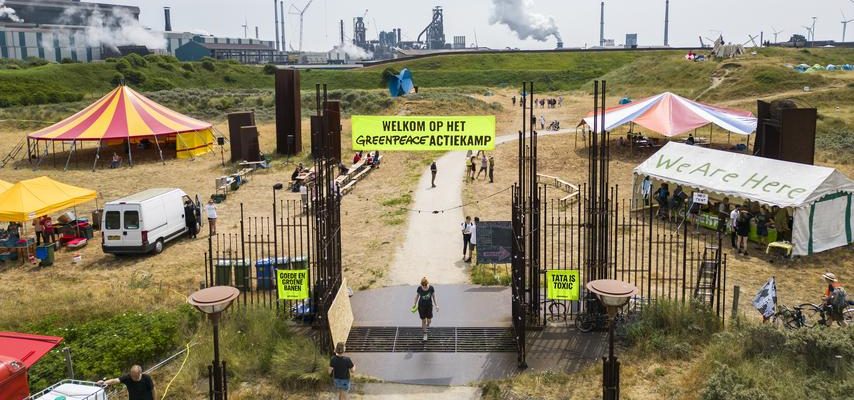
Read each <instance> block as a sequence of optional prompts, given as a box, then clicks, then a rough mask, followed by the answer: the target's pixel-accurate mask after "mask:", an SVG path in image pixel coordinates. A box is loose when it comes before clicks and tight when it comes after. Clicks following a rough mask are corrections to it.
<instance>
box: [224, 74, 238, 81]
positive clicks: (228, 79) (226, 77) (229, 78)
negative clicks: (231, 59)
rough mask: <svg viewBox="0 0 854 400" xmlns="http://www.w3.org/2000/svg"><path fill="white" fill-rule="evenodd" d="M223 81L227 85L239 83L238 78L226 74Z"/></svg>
mask: <svg viewBox="0 0 854 400" xmlns="http://www.w3.org/2000/svg"><path fill="white" fill-rule="evenodd" d="M222 80H223V81H225V83H237V78H235V77H234V75H229V74H225V75H223V76H222Z"/></svg>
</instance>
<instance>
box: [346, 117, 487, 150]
mask: <svg viewBox="0 0 854 400" xmlns="http://www.w3.org/2000/svg"><path fill="white" fill-rule="evenodd" d="M352 124H353V150H357V151H358V150H390V151H396V150H403V151H433V150H493V149H495V116H494V115H484V116H458V117H453V116H452V117H399V116H381V115H376V116H374V115H354V116H353V118H352Z"/></svg>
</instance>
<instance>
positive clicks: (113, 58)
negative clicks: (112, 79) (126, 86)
mask: <svg viewBox="0 0 854 400" xmlns="http://www.w3.org/2000/svg"><path fill="white" fill-rule="evenodd" d="M118 61H119V60H118V59H117V58H115V57H107V58H105V59H104V62H106V63H115V62H118Z"/></svg>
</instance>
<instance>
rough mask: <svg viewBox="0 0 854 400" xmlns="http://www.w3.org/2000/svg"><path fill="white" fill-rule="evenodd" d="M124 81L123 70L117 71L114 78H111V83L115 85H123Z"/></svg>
mask: <svg viewBox="0 0 854 400" xmlns="http://www.w3.org/2000/svg"><path fill="white" fill-rule="evenodd" d="M124 81H125V76H124V75H123V74H122V73H121V72H116V73H115V74H113V79H110V83H112V84H113V86H118V85H121V84H122V83H124Z"/></svg>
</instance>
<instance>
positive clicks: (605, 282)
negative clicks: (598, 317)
mask: <svg viewBox="0 0 854 400" xmlns="http://www.w3.org/2000/svg"><path fill="white" fill-rule="evenodd" d="M587 290H589V291H591V292H593V293H594V294H595V295H596V297H597V298H598V299H599V301H600V302H601V303H602V305H604V306H605V307H606V308H607V309H608V319H609V321H608V357H607V358H606V357H602V364H603V365H602V399H604V400H618V399H619V398H620V362H619V361H617V357H616V356H614V317H615V316H616V314H617V310H618V309H620V308H621V307H623V306H625V305H626V303H628V302H629V299H630V298H631V297H632V296H633V295H634V294H635V293H637V291H638V288H637V287H635V285H632V284H631V283H627V282H623V281H618V280H614V279H599V280H595V281H590V282H587Z"/></svg>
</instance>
